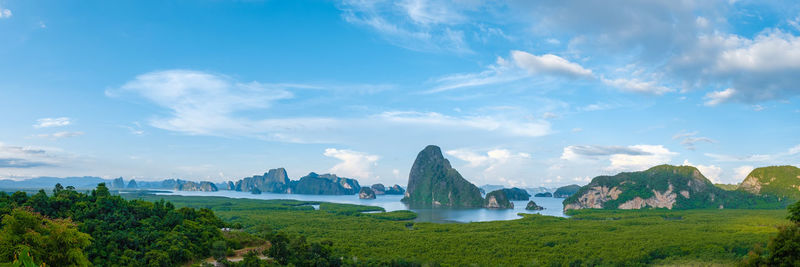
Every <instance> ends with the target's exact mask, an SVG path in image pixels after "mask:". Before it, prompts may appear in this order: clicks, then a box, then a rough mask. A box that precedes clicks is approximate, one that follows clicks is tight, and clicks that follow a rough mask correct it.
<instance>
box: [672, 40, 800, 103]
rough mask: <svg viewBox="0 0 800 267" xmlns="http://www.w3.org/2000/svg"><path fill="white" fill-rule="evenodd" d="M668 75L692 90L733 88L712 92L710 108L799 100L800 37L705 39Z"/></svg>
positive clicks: (676, 62) (674, 63)
mask: <svg viewBox="0 0 800 267" xmlns="http://www.w3.org/2000/svg"><path fill="white" fill-rule="evenodd" d="M668 69H669V71H670V72H672V73H671V74H672V75H675V76H679V77H681V78H683V79H684V80H686V81H685V83H686V84H687V85H690V86H691V87H701V88H702V87H706V86H709V85H710V86H715V87H716V86H719V87H721V86H726V87H728V88H727V89H725V90H718V91H712V92H709V93H708V94H707V95H706V99H707V101H706V105H708V106H715V105H718V104H721V103H725V102H742V103H749V104H753V103H758V102H764V101H770V100H777V99H783V98H787V97H794V96H797V95H800V87H798V86H797V84H798V83H800V37H798V36H795V35H793V34H791V33H787V32H783V31H781V30H777V29H766V30H764V31H763V32H762V33H760V34H758V35H756V36H755V37H754V38H752V39H750V38H745V37H742V36H739V35H735V34H724V33H719V32H714V33H713V34H708V35H701V36H699V37H698V38H697V42H696V44H694V45H693V46H692V47H691V48H690V49H687V50H685V51H683V53H682V54H681V55H679V56H677V57H675V58H673V59H672V60H671V62H670V63H669V65H668Z"/></svg>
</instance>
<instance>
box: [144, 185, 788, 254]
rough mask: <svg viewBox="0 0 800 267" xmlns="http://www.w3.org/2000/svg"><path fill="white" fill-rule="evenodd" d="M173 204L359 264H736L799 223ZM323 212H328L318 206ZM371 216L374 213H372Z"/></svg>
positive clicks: (294, 204)
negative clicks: (437, 216)
mask: <svg viewBox="0 0 800 267" xmlns="http://www.w3.org/2000/svg"><path fill="white" fill-rule="evenodd" d="M141 198H142V199H144V200H151V201H153V200H159V199H161V198H164V199H166V200H168V201H170V202H172V203H174V204H175V205H176V206H178V207H195V208H210V209H212V210H214V211H215V213H216V214H218V215H219V216H220V217H221V218H222V219H223V220H224V221H226V222H228V223H229V224H240V225H242V229H243V231H245V232H248V233H257V232H258V230H257V229H258V228H259V227H263V225H267V226H268V227H269V228H270V229H274V230H275V231H276V232H277V233H281V234H285V235H287V236H296V235H303V236H306V237H307V240H308V242H320V243H323V242H325V243H326V242H332V244H331V246H330V249H331V253H333V255H348V256H347V258H346V260H352V261H353V262H350V263H354V264H362V265H370V264H372V265H375V264H393V263H394V264H400V263H405V264H408V262H409V261H411V262H416V263H434V264H435V263H440V264H443V265H470V264H478V265H490V266H495V265H507V266H516V265H558V266H560V265H626V266H628V265H633V266H636V265H647V264H679V265H680V264H694V263H702V264H708V263H718V264H724V265H732V264H735V263H737V262H739V261H741V260H742V259H744V258H745V257H746V255H747V254H748V251H750V250H751V248H753V246H754V245H757V244H758V245H760V246H762V247H763V246H766V244H767V241H768V240H769V239H770V237H771V236H774V235H775V234H776V233H777V232H778V228H779V227H784V226H786V225H788V224H789V223H790V222H789V221H788V220H786V219H785V217H786V211H785V210H731V209H724V210H717V209H709V210H682V211H675V210H664V209H654V210H635V211H629V210H626V211H623V210H577V211H571V212H570V213H569V214H570V215H571V218H558V217H550V216H542V215H524V216H525V217H524V218H522V219H518V220H512V221H495V222H480V223H466V224H456V223H454V224H437V223H417V222H411V221H392V220H385V219H381V218H376V217H373V216H365V213H362V212H354V211H367V210H376V208H375V207H366V206H360V207H359V206H357V205H343V204H324V203H313V202H303V201H287V200H266V201H265V200H247V199H227V198H209V197H181V196H141ZM312 204H319V205H320V210H314V209H313V208H311V207H310V206H309V205H312ZM367 214H368V213H367Z"/></svg>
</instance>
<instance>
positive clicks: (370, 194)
mask: <svg viewBox="0 0 800 267" xmlns="http://www.w3.org/2000/svg"><path fill="white" fill-rule="evenodd" d="M358 198H360V199H375V191H374V190H372V188H369V187H366V186H365V187H362V188H361V190H360V191H359V192H358Z"/></svg>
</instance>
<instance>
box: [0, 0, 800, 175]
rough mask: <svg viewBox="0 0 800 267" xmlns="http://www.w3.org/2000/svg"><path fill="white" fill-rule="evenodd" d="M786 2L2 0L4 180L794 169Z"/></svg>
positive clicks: (798, 161) (796, 12)
mask: <svg viewBox="0 0 800 267" xmlns="http://www.w3.org/2000/svg"><path fill="white" fill-rule="evenodd" d="M798 102H800V4H797V3H796V2H793V1H734V0H728V1H688V0H677V1H676V0H664V1H619V0H611V1H563V0H562V1H478V0H453V1H427V0H408V1H357V0H355V1H351V0H344V1H221V0H214V1H203V0H199V1H125V0H123V1H94V0H86V1H39V0H24V1H22V0H0V178H3V179H17V180H19V179H25V178H30V177H37V176H56V177H67V176H100V177H105V178H113V177H120V176H122V177H125V178H126V179H137V180H160V179H166V178H180V179H189V180H209V181H217V182H219V181H228V180H238V179H241V178H243V177H247V176H252V175H257V174H262V173H264V172H266V171H267V170H269V169H271V168H278V167H285V168H286V169H287V172H288V174H289V176H290V177H291V178H293V179H298V178H299V177H301V176H304V175H306V174H307V173H309V172H312V171H313V172H318V173H328V172H330V173H335V174H338V175H339V176H344V177H351V178H356V179H358V180H359V181H360V183H361V184H373V183H378V182H380V183H384V184H400V185H405V184H406V183H407V179H408V173H409V171H410V169H411V165H412V164H413V161H414V159H415V157H416V154H417V153H418V152H419V151H420V150H422V149H423V148H424V147H425V146H426V145H430V144H434V145H438V146H440V147H441V148H442V150H443V151H444V153H445V157H447V158H448V159H449V160H450V161H451V163H452V165H453V166H454V167H455V168H456V169H457V170H459V172H460V173H461V174H462V175H463V176H464V177H465V178H466V179H468V180H469V181H471V182H473V183H475V184H478V185H482V184H500V185H505V186H521V187H535V186H547V187H553V186H560V185H566V184H581V185H582V184H586V183H588V182H589V181H590V180H591V179H592V178H593V177H596V176H598V175H613V174H616V173H619V172H623V171H639V170H645V169H647V168H649V167H652V166H655V165H659V164H673V165H692V166H696V167H697V168H698V169H700V170H701V172H702V173H703V174H704V175H705V176H706V177H708V178H709V179H711V180H712V181H714V182H717V183H738V182H741V181H742V180H743V179H744V178H745V176H746V175H747V173H749V172H750V171H751V170H752V169H753V168H757V167H762V166H770V165H786V164H789V165H795V166H798V165H800V134H798V133H800V104H799V103H798Z"/></svg>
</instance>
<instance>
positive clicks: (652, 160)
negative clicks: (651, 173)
mask: <svg viewBox="0 0 800 267" xmlns="http://www.w3.org/2000/svg"><path fill="white" fill-rule="evenodd" d="M630 147H631V148H634V149H639V150H642V151H645V152H647V153H648V155H627V154H614V155H611V157H610V158H609V160H610V161H611V165H610V166H609V167H608V169H609V170H619V171H639V170H644V169H647V168H650V167H653V166H656V165H660V164H667V163H669V162H670V161H671V160H672V157H674V156H675V155H678V153H675V152H672V151H669V149H667V148H665V147H664V146H661V145H634V146H630Z"/></svg>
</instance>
